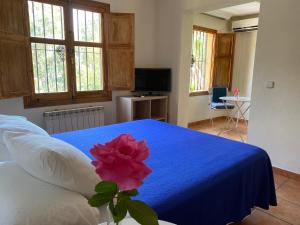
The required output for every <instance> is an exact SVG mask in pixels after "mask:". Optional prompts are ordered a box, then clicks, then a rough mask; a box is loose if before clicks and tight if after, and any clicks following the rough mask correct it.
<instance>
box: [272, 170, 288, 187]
mask: <svg viewBox="0 0 300 225" xmlns="http://www.w3.org/2000/svg"><path fill="white" fill-rule="evenodd" d="M274 180H275V187H276V189H278V188H279V187H281V186H282V185H283V184H284V183H285V182H287V180H288V178H287V177H285V176H283V175H281V174H278V173H275V172H274Z"/></svg>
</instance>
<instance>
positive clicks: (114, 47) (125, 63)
mask: <svg viewBox="0 0 300 225" xmlns="http://www.w3.org/2000/svg"><path fill="white" fill-rule="evenodd" d="M104 18H105V33H106V39H107V41H106V43H107V51H108V59H107V60H108V81H109V82H108V83H109V84H108V86H109V89H110V90H132V89H133V87H134V14H126V13H110V14H106V15H105V17H104Z"/></svg>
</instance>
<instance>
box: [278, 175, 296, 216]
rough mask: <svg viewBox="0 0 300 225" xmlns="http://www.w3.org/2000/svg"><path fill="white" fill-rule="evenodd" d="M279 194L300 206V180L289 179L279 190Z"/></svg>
mask: <svg viewBox="0 0 300 225" xmlns="http://www.w3.org/2000/svg"><path fill="white" fill-rule="evenodd" d="M277 195H278V196H280V197H281V198H284V199H286V200H288V201H290V202H293V203H295V204H297V205H299V206H300V182H299V181H295V180H293V179H289V180H288V181H287V182H285V183H284V184H283V185H282V186H281V187H280V188H279V189H278V190H277ZM299 214H300V213H299Z"/></svg>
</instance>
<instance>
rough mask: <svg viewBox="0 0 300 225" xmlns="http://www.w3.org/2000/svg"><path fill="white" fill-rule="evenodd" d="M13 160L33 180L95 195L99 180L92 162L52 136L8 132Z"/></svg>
mask: <svg viewBox="0 0 300 225" xmlns="http://www.w3.org/2000/svg"><path fill="white" fill-rule="evenodd" d="M4 142H5V144H6V146H7V148H8V150H9V151H10V153H11V156H12V158H13V159H14V160H15V161H16V162H17V164H18V165H20V166H21V167H22V168H23V169H25V170H26V171H27V172H28V173H29V174H31V175H32V176H34V177H36V178H39V179H40V180H43V181H46V182H48V183H50V184H56V185H58V186H61V187H64V188H66V189H69V190H71V191H75V192H78V193H81V194H82V195H84V196H86V197H91V196H92V195H94V194H95V191H94V189H95V186H96V184H97V183H99V182H100V178H99V177H98V175H97V174H96V172H95V169H94V167H93V166H92V164H91V160H90V159H89V158H88V157H87V156H86V155H85V154H83V153H82V152H81V151H79V150H78V149H77V148H75V147H73V146H72V145H69V144H67V143H65V142H63V141H61V140H58V139H55V138H52V137H50V136H45V135H38V134H30V133H28V134H23V133H17V132H9V131H7V132H5V133H4Z"/></svg>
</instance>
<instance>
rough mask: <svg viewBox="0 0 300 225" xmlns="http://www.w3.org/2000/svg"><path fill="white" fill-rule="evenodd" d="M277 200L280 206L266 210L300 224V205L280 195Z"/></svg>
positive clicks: (268, 212) (292, 222)
mask: <svg viewBox="0 0 300 225" xmlns="http://www.w3.org/2000/svg"><path fill="white" fill-rule="evenodd" d="M277 202H278V206H276V207H271V208H270V210H264V212H265V213H267V214H270V215H273V216H275V217H277V218H279V219H281V220H284V221H286V222H288V223H290V224H294V225H300V206H298V205H295V204H293V203H291V202H289V201H287V200H285V199H282V198H280V197H278V198H277ZM258 210H261V209H258Z"/></svg>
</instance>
